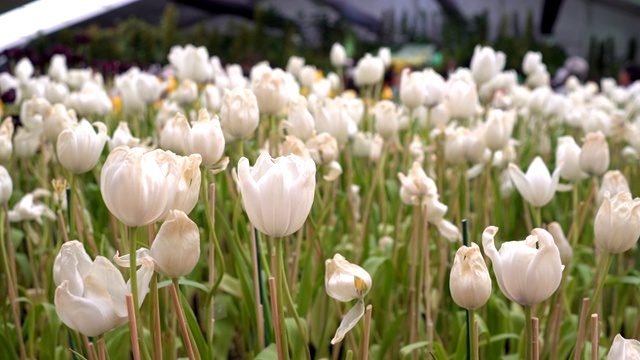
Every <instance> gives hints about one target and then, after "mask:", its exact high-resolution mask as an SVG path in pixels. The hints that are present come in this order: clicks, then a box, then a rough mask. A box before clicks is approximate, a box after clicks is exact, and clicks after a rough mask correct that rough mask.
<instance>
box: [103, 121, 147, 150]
mask: <svg viewBox="0 0 640 360" xmlns="http://www.w3.org/2000/svg"><path fill="white" fill-rule="evenodd" d="M122 145H126V146H128V147H136V146H138V145H140V139H138V138H136V137H134V136H133V135H132V134H131V130H129V124H128V123H127V122H125V121H120V122H119V123H118V127H117V128H116V130H115V131H114V132H113V136H111V139H109V151H112V150H113V149H115V148H117V147H118V146H122Z"/></svg>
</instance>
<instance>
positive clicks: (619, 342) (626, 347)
mask: <svg viewBox="0 0 640 360" xmlns="http://www.w3.org/2000/svg"><path fill="white" fill-rule="evenodd" d="M638 359H640V341H638V340H635V339H625V338H623V337H622V335H620V334H617V335H616V337H615V338H614V339H613V344H611V348H610V349H609V354H608V355H607V360H638Z"/></svg>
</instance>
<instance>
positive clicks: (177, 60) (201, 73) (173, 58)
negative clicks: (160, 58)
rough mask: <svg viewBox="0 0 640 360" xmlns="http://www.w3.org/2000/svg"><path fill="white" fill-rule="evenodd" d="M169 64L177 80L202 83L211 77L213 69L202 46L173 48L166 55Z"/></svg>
mask: <svg viewBox="0 0 640 360" xmlns="http://www.w3.org/2000/svg"><path fill="white" fill-rule="evenodd" d="M168 58H169V63H171V66H172V67H173V68H174V69H175V71H176V75H177V77H178V79H180V80H185V79H189V80H192V81H194V82H197V83H204V82H207V81H208V80H210V79H211V78H212V77H213V67H212V66H211V63H210V62H209V52H208V51H207V48H206V47H204V46H199V47H197V48H196V47H195V46H193V45H191V44H188V45H187V46H185V47H182V46H178V45H176V46H173V47H172V48H171V50H170V52H169V55H168Z"/></svg>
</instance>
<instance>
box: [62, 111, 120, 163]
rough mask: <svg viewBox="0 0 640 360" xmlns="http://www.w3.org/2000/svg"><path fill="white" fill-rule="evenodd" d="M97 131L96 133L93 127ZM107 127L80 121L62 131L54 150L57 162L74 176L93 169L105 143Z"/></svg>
mask: <svg viewBox="0 0 640 360" xmlns="http://www.w3.org/2000/svg"><path fill="white" fill-rule="evenodd" d="M94 126H95V127H96V128H97V129H98V132H97V133H96V132H95V130H94V129H93V127H94ZM108 139H109V135H107V126H106V125H105V124H103V123H101V122H99V121H96V122H94V123H93V124H89V122H88V121H87V120H85V119H82V120H81V121H80V122H79V123H78V124H77V125H72V127H70V128H67V129H65V130H62V132H61V133H60V135H58V140H57V142H56V149H57V154H58V161H60V164H61V165H62V166H63V167H64V168H65V169H67V170H69V171H71V172H72V173H74V174H84V173H86V172H88V171H90V170H91V169H93V168H94V167H95V166H96V164H98V160H100V155H101V154H102V150H103V149H104V145H105V144H106V143H107V140H108Z"/></svg>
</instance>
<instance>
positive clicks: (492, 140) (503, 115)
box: [484, 109, 516, 151]
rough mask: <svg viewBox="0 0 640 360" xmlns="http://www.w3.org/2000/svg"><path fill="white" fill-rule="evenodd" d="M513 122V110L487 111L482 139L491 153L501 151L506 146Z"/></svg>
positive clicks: (514, 114)
mask: <svg viewBox="0 0 640 360" xmlns="http://www.w3.org/2000/svg"><path fill="white" fill-rule="evenodd" d="M515 121H516V113H515V111H514V110H511V111H502V110H496V109H491V110H489V114H488V115H487V122H486V125H485V129H484V131H485V132H484V135H485V136H484V139H485V143H486V144H487V147H488V148H489V149H491V151H498V150H502V149H503V148H504V147H505V146H506V145H507V143H508V142H509V139H510V138H511V132H512V131H513V126H514V124H515Z"/></svg>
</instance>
